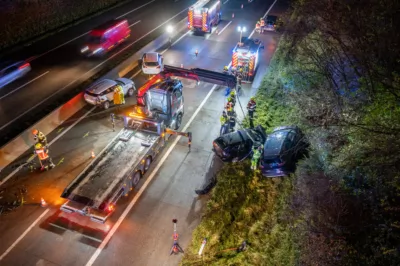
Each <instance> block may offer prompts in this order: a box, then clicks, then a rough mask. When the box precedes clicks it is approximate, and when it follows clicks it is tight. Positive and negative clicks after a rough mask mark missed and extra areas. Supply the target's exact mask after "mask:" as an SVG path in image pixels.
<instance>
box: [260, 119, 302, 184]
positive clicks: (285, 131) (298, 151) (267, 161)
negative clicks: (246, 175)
mask: <svg viewBox="0 0 400 266" xmlns="http://www.w3.org/2000/svg"><path fill="white" fill-rule="evenodd" d="M307 148H308V142H307V140H306V139H305V137H304V135H303V133H302V132H301V131H300V129H299V128H298V127H296V126H282V127H277V128H275V129H274V131H273V132H272V133H271V134H269V135H268V138H267V140H266V141H265V144H264V151H263V154H262V157H261V160H260V168H261V172H262V174H263V175H264V176H266V177H282V176H287V175H289V174H290V173H293V172H294V170H295V166H296V162H297V160H298V159H300V158H301V157H302V156H304V155H306V154H307Z"/></svg>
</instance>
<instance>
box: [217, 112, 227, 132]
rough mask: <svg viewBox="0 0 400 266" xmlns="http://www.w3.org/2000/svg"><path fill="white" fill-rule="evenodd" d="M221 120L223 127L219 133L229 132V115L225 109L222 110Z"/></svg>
mask: <svg viewBox="0 0 400 266" xmlns="http://www.w3.org/2000/svg"><path fill="white" fill-rule="evenodd" d="M219 121H220V122H221V129H220V130H219V135H220V136H222V135H224V134H226V133H228V126H229V125H228V115H227V114H226V112H225V111H222V115H221V117H220V118H219Z"/></svg>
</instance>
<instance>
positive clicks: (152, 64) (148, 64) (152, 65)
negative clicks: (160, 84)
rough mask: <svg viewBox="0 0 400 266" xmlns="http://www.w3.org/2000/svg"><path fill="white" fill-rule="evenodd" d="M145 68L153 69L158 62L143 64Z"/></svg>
mask: <svg viewBox="0 0 400 266" xmlns="http://www.w3.org/2000/svg"><path fill="white" fill-rule="evenodd" d="M144 65H145V66H149V67H155V66H158V62H144Z"/></svg>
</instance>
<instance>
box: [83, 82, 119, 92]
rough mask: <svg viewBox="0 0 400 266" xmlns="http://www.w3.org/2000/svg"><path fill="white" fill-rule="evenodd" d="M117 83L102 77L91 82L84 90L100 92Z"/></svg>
mask: <svg viewBox="0 0 400 266" xmlns="http://www.w3.org/2000/svg"><path fill="white" fill-rule="evenodd" d="M116 84H117V83H116V82H115V81H114V80H111V79H103V80H100V81H98V82H95V83H93V84H92V85H90V86H89V87H88V88H87V89H86V90H87V91H88V92H91V93H96V94H98V93H101V92H103V91H105V90H107V89H109V88H111V87H112V86H114V85H116Z"/></svg>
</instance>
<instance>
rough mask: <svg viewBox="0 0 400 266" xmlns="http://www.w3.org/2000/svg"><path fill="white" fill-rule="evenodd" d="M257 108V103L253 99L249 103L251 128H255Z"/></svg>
mask: <svg viewBox="0 0 400 266" xmlns="http://www.w3.org/2000/svg"><path fill="white" fill-rule="evenodd" d="M256 108H257V103H256V101H255V98H254V97H251V98H250V101H249V102H248V103H247V111H248V112H249V118H250V128H254V123H253V118H254V112H255V111H256Z"/></svg>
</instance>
